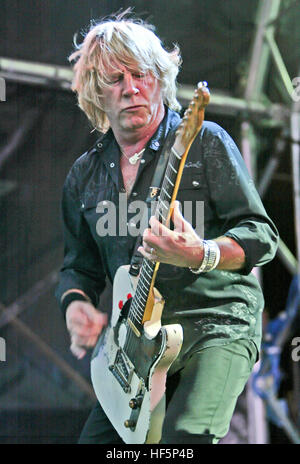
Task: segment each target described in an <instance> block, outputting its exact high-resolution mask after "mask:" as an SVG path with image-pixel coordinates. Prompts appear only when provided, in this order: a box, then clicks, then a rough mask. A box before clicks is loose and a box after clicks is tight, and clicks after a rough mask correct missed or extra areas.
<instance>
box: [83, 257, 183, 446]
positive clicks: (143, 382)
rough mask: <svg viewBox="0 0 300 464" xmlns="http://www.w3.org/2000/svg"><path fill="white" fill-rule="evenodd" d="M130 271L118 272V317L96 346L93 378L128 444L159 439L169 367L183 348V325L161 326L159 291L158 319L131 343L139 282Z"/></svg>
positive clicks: (115, 294) (115, 312) (114, 314)
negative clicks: (131, 310)
mask: <svg viewBox="0 0 300 464" xmlns="http://www.w3.org/2000/svg"><path fill="white" fill-rule="evenodd" d="M128 271H129V266H121V267H120V268H119V269H118V271H117V273H116V276H115V279H114V285H113V310H112V317H111V321H110V324H109V325H108V327H107V328H106V329H105V330H104V331H103V333H102V334H101V336H100V338H99V340H98V343H97V345H96V347H95V350H94V353H93V356H92V361H91V378H92V383H93V387H94V390H95V393H96V396H97V398H98V400H99V402H100V404H101V406H102V408H103V410H104V411H105V413H106V415H107V417H108V418H109V420H110V422H111V423H112V425H113V426H114V428H115V429H116V431H117V432H118V434H119V435H120V437H121V438H122V439H123V441H124V442H125V443H158V442H159V440H160V436H161V427H162V422H163V418H164V411H163V400H164V393H165V383H166V376H167V371H168V369H169V367H170V366H171V364H172V363H173V361H174V360H175V359H176V357H177V355H178V353H179V351H180V348H181V345H182V340H183V333H182V327H181V326H180V325H179V324H172V325H167V326H163V327H161V325H160V319H159V316H160V314H161V311H162V307H163V300H162V299H161V297H160V295H159V293H158V292H157V290H155V302H154V307H153V316H154V317H153V318H152V320H151V321H149V322H148V323H145V324H144V329H143V331H141V332H140V333H139V334H138V332H137V333H135V332H132V333H131V337H130V340H129V341H128V340H127V341H126V338H127V335H128V325H127V324H126V312H127V311H126V305H127V306H129V302H130V299H131V297H133V296H134V293H135V288H136V283H137V278H136V277H132V276H131V275H130V274H129V272H128ZM156 313H157V314H158V317H155V314H156ZM130 330H131V329H130ZM126 352H127V353H128V352H129V353H130V357H129V356H128V354H127V353H126Z"/></svg>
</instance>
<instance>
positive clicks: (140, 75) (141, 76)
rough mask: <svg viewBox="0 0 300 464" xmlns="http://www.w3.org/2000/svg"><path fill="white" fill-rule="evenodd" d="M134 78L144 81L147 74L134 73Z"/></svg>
mask: <svg viewBox="0 0 300 464" xmlns="http://www.w3.org/2000/svg"><path fill="white" fill-rule="evenodd" d="M132 76H133V77H134V78H135V79H144V77H145V76H146V73H144V72H139V71H136V72H133V73H132Z"/></svg>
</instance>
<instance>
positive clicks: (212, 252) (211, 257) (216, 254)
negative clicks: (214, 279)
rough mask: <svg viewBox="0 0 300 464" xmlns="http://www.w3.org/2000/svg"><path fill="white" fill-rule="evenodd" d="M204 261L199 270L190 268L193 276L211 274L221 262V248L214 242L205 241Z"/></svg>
mask: <svg viewBox="0 0 300 464" xmlns="http://www.w3.org/2000/svg"><path fill="white" fill-rule="evenodd" d="M202 242H203V251H204V255H203V260H202V263H201V265H200V266H199V267H198V268H196V269H195V268H192V267H190V268H189V270H190V271H191V272H193V274H201V273H202V272H210V271H212V270H213V269H215V268H216V267H217V265H218V264H219V261H220V255H221V253H220V248H219V246H218V244H217V243H216V242H214V241H213V240H203V241H202Z"/></svg>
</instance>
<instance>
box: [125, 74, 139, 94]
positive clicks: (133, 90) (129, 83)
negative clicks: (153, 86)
mask: <svg viewBox="0 0 300 464" xmlns="http://www.w3.org/2000/svg"><path fill="white" fill-rule="evenodd" d="M138 92H139V89H138V88H137V86H136V83H135V79H134V77H133V76H132V74H131V73H130V72H125V73H124V77H123V95H124V96H125V97H131V96H132V95H136V94H137V93H138Z"/></svg>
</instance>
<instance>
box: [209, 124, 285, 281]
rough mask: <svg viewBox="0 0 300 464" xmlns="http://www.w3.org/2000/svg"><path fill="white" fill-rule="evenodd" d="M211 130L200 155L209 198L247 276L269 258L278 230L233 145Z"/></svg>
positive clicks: (217, 130)
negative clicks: (242, 260)
mask: <svg viewBox="0 0 300 464" xmlns="http://www.w3.org/2000/svg"><path fill="white" fill-rule="evenodd" d="M212 127H213V131H214V136H213V137H210V138H209V142H208V143H206V144H205V146H206V150H205V152H204V153H203V155H204V161H205V163H204V164H205V172H206V178H207V184H208V189H209V195H210V199H211V202H212V205H213V208H214V210H215V212H216V215H217V217H218V219H219V221H220V223H221V224H222V230H223V235H225V236H227V237H230V238H232V239H234V240H235V241H236V242H237V243H238V244H239V245H240V246H241V247H242V248H243V250H244V252H245V258H246V262H245V266H244V268H243V269H242V270H241V271H240V272H241V273H243V274H249V273H250V272H251V270H252V269H253V267H255V266H262V265H264V264H266V263H268V262H269V261H271V260H272V259H273V257H274V256H275V253H276V250H277V246H278V239H279V236H278V231H277V229H276V227H275V225H274V223H273V221H272V220H271V219H270V217H269V216H268V215H267V213H266V210H265V208H264V206H263V203H262V201H261V199H260V197H259V194H258V192H257V190H256V188H255V185H254V182H253V180H252V179H251V177H250V175H249V173H248V170H247V168H246V165H245V163H244V160H243V158H242V156H241V154H240V152H239V150H238V148H237V146H236V144H235V143H234V142H233V140H232V139H231V137H230V136H229V135H228V133H227V132H226V131H225V130H224V129H222V128H221V127H220V126H218V125H216V124H213V126H212ZM204 137H205V134H204Z"/></svg>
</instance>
